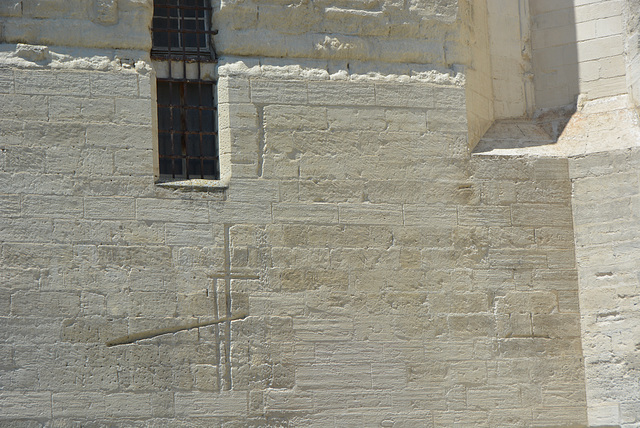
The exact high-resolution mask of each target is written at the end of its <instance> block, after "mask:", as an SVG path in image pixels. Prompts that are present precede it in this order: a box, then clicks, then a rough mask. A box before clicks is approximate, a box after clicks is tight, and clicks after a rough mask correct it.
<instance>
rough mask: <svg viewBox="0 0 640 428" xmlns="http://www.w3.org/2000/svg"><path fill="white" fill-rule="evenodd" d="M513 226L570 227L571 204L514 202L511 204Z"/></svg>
mask: <svg viewBox="0 0 640 428" xmlns="http://www.w3.org/2000/svg"><path fill="white" fill-rule="evenodd" d="M511 215H512V219H513V224H514V226H529V227H531V226H533V227H542V226H554V227H571V226H572V225H573V216H572V212H571V206H568V205H557V204H514V205H512V206H511Z"/></svg>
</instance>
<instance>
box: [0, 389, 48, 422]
mask: <svg viewBox="0 0 640 428" xmlns="http://www.w3.org/2000/svg"><path fill="white" fill-rule="evenodd" d="M0 404H1V406H0V407H2V418H3V419H8V418H17V419H22V418H33V419H41V418H49V417H50V416H51V393H50V392H17V391H2V392H1V393H0Z"/></svg>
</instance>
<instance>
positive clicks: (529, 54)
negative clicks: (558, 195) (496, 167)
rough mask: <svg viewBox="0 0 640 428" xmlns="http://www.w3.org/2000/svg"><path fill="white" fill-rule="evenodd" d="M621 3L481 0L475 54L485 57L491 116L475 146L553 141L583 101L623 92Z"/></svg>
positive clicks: (480, 149)
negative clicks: (481, 45) (481, 32)
mask: <svg viewBox="0 0 640 428" xmlns="http://www.w3.org/2000/svg"><path fill="white" fill-rule="evenodd" d="M576 3H577V4H576ZM582 3H585V4H582ZM623 8H624V2H623V0H612V1H608V2H576V1H574V0H556V1H554V2H549V1H544V0H517V1H513V0H511V1H509V0H486V11H485V12H486V22H487V31H486V33H487V38H488V43H487V47H486V49H485V51H484V52H483V51H482V49H478V46H477V44H476V46H475V47H474V49H473V53H474V59H473V61H474V63H478V62H479V61H477V56H478V55H488V56H489V58H490V61H489V64H488V65H489V66H490V76H491V80H490V83H491V87H490V95H491V96H490V99H489V102H488V103H485V105H489V106H490V108H491V109H492V115H491V116H492V117H491V119H492V120H490V121H489V122H488V123H487V124H486V125H485V127H486V128H488V130H487V132H485V133H483V134H480V133H478V132H476V134H480V135H482V137H481V138H478V140H479V142H478V144H477V146H476V147H475V150H474V152H476V153H479V152H487V151H490V150H493V149H495V148H496V147H500V148H513V149H516V148H525V147H534V146H543V145H549V144H555V143H556V142H557V141H558V138H559V137H560V135H562V132H563V130H564V129H565V127H566V125H567V123H568V122H569V120H571V118H572V116H573V114H574V113H575V112H576V109H577V108H580V106H581V105H582V104H583V103H584V102H586V101H588V100H593V99H599V98H603V97H610V96H616V95H621V94H626V93H627V85H626V72H625V59H624V38H623V36H624V23H623ZM485 67H486V66H485ZM477 81H478V79H473V78H472V79H470V80H469V84H471V85H473V84H475V83H476V82H477ZM474 90H475V91H476V92H478V89H474V88H471V91H472V92H473V91H474ZM480 92H482V89H480ZM487 92H488V91H487V88H484V93H485V96H487ZM472 123H473V121H472V120H471V119H470V124H472ZM470 126H471V125H470Z"/></svg>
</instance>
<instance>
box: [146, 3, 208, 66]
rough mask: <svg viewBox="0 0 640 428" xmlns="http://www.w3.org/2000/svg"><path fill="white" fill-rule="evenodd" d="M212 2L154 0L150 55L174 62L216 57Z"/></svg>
mask: <svg viewBox="0 0 640 428" xmlns="http://www.w3.org/2000/svg"><path fill="white" fill-rule="evenodd" d="M210 23H211V3H210V2H209V0H155V2H154V6H153V25H152V28H151V32H152V40H153V45H152V48H151V56H152V57H154V58H161V59H174V60H190V59H195V60H198V61H200V60H206V59H211V58H215V55H214V53H213V49H212V46H211V45H212V44H211V36H212V35H213V34H216V32H215V31H213V30H211V28H210V27H211V26H210Z"/></svg>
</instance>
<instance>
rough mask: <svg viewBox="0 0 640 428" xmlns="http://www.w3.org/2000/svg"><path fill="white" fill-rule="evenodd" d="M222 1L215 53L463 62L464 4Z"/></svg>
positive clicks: (421, 0) (216, 21)
mask: <svg viewBox="0 0 640 428" xmlns="http://www.w3.org/2000/svg"><path fill="white" fill-rule="evenodd" d="M461 3H463V4H462V5H458V2H457V1H440V0H412V1H409V2H403V1H385V0H372V1H365V2H363V1H358V0H340V1H313V2H310V1H301V2H283V1H279V0H272V1H263V0H255V1H254V0H250V1H233V0H232V1H221V2H220V4H219V10H218V11H217V13H215V17H214V27H215V28H218V29H219V34H218V36H217V37H216V50H217V51H218V52H219V53H220V54H222V55H243V56H269V57H288V58H292V57H295V58H331V59H335V60H344V61H345V62H350V61H382V62H385V63H420V64H425V63H426V64H434V65H439V66H450V65H452V64H462V63H463V62H464V57H465V49H464V46H463V45H462V46H461V45H460V44H459V39H458V37H459V35H460V20H459V15H458V12H459V7H462V8H464V7H466V2H461Z"/></svg>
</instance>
